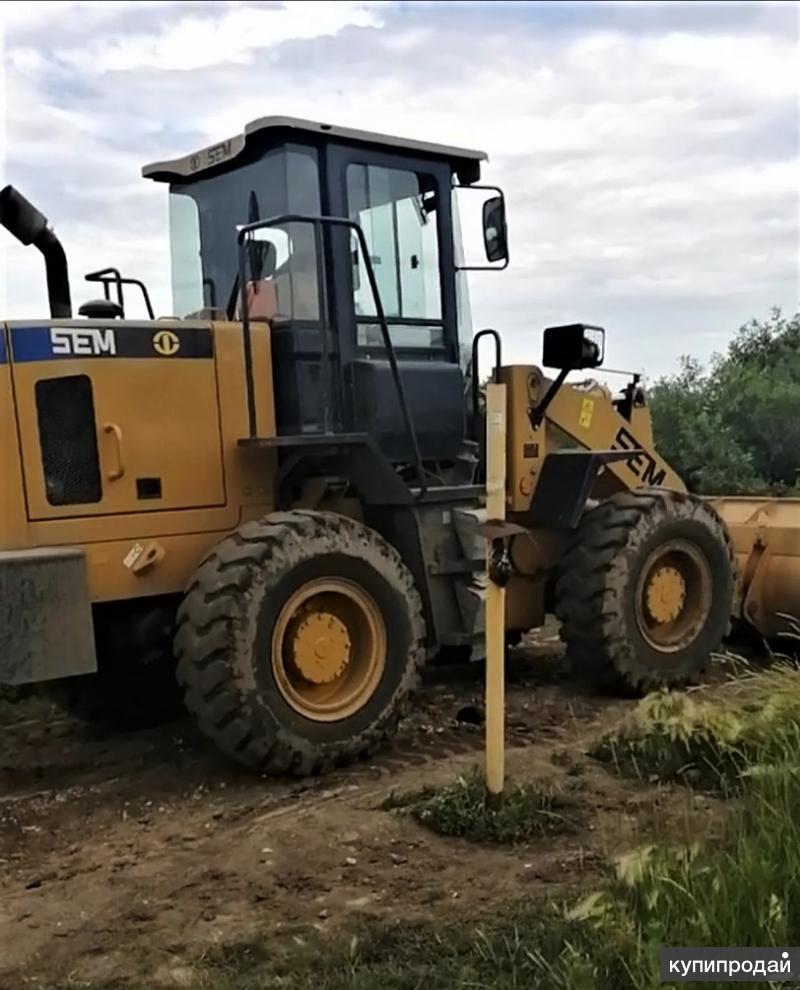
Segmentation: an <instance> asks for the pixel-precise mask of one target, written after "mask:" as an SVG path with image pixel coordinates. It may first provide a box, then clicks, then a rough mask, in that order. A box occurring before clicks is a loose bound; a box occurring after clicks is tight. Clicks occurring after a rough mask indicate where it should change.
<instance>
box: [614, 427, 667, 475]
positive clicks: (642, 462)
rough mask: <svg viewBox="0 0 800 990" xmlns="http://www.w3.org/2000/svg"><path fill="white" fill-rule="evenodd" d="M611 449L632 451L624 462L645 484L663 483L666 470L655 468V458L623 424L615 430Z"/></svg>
mask: <svg viewBox="0 0 800 990" xmlns="http://www.w3.org/2000/svg"><path fill="white" fill-rule="evenodd" d="M611 449H612V450H630V451H633V455H632V456H631V457H629V458H628V460H627V461H625V463H626V464H627V465H628V467H629V468H630V469H631V471H633V473H634V474H635V475H636V477H637V478H639V479H641V481H643V482H644V483H645V484H646V485H652V487H653V488H658V486H659V485H662V484H663V483H664V478H666V476H667V472H666V471H665V470H664V469H663V468H661V470H658V469H657V468H658V465H657V464H656V459H655V458H654V457H653V456H652V455H651V454H648V453H647V451H646V450H642V447H641V445H640V444H639V443H638V442H637V440H636V439H635V438H634V436H633V434H631V433H629V432H628V431H627V430H626V429H625V427H624V426H620V428H619V430H618V431H617V435H616V437H614V442H613V443H612V444H611Z"/></svg>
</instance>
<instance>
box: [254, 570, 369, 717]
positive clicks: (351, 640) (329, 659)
mask: <svg viewBox="0 0 800 990" xmlns="http://www.w3.org/2000/svg"><path fill="white" fill-rule="evenodd" d="M385 666H386V626H385V623H384V621H383V616H382V615H381V612H380V609H379V608H378V606H377V604H376V603H375V600H374V599H373V597H372V596H371V595H370V594H369V593H368V592H367V591H365V590H364V589H363V588H362V587H361V586H360V585H357V584H355V583H354V582H353V581H349V580H348V579H347V578H317V579H315V580H313V581H309V582H308V583H307V584H304V585H303V586H302V587H300V588H298V589H297V591H295V592H294V593H293V594H292V595H290V596H289V598H288V599H287V600H286V602H285V603H284V605H283V608H281V610H280V613H279V614H278V618H277V620H276V622H275V627H274V630H273V633H272V672H273V674H274V676H275V682H276V683H277V685H278V688H279V690H280V692H281V694H282V695H283V697H284V699H285V700H286V701H287V702H288V703H289V704H290V705H291V706H292V708H294V709H295V710H296V711H298V712H299V713H300V714H301V715H304V716H305V717H306V718H309V719H313V720H314V721H317V722H334V721H337V720H338V719H343V718H348V717H349V716H350V715H352V714H354V713H355V712H357V711H358V710H359V709H360V708H362V707H363V706H364V705H365V704H366V702H367V701H368V700H369V699H370V698H371V697H372V695H373V694H374V692H375V689H376V688H377V686H378V684H379V683H380V680H381V677H382V676H383V671H384V668H385Z"/></svg>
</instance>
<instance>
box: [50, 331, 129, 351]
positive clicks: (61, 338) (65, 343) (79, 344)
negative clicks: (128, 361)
mask: <svg viewBox="0 0 800 990" xmlns="http://www.w3.org/2000/svg"><path fill="white" fill-rule="evenodd" d="M50 346H51V349H52V352H53V354H54V355H55V354H69V355H70V356H73V355H74V356H75V357H98V356H100V355H102V354H108V355H110V356H111V357H113V356H114V355H115V354H116V353H117V338H116V337H115V335H114V331H113V330H99V329H97V327H90V328H87V329H86V330H84V329H78V328H77V327H59V328H55V327H54V328H53V329H52V330H51V331H50Z"/></svg>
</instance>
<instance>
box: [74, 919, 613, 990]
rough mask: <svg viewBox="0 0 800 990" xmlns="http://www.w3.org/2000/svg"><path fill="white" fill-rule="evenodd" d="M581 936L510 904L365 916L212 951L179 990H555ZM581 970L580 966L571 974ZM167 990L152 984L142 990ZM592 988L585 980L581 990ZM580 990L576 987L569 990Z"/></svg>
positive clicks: (606, 973) (607, 979) (605, 964)
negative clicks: (490, 910)
mask: <svg viewBox="0 0 800 990" xmlns="http://www.w3.org/2000/svg"><path fill="white" fill-rule="evenodd" d="M581 933H583V935H581ZM580 937H584V938H588V939H590V940H591V941H592V943H593V944H594V943H596V944H597V950H598V953H599V952H600V951H601V949H602V946H601V945H600V942H599V938H598V937H597V936H596V935H595V933H594V931H593V929H591V928H589V927H587V926H586V925H584V924H583V923H578V922H573V921H569V920H566V919H564V918H563V917H560V916H557V915H556V914H555V913H553V912H549V913H548V912H544V913H543V912H542V910H541V908H534V907H532V906H531V905H530V904H521V905H515V906H512V907H510V908H509V909H508V910H507V911H506V912H505V913H504V914H503V915H502V916H500V917H499V918H498V917H486V918H472V919H468V920H466V921H456V920H448V919H441V920H436V921H420V922H396V923H388V924H387V923H386V922H385V921H380V920H378V919H363V920H362V921H360V922H359V923H357V924H352V925H351V926H350V928H349V929H348V930H347V931H346V932H343V933H341V934H340V935H338V936H334V937H332V938H325V937H324V936H322V935H319V934H318V933H311V934H310V935H309V936H308V937H306V938H302V939H301V938H298V937H297V936H295V938H294V940H293V941H292V946H291V950H288V949H286V948H285V947H284V948H281V947H277V946H275V944H274V941H275V940H274V939H270V940H266V939H263V940H255V941H253V942H243V943H240V944H237V945H233V946H227V947H225V948H224V949H222V948H220V949H214V950H213V951H211V952H209V953H207V954H206V955H205V956H204V957H203V959H202V960H198V961H196V962H195V964H194V966H193V967H192V970H191V972H192V973H193V975H192V977H191V982H186V981H185V980H184V981H183V982H182V985H183V986H184V988H185V990H265V988H267V987H269V988H273V987H274V988H281V990H419V988H420V987H424V988H425V990H520V988H522V987H524V988H525V990H553V982H552V980H553V976H552V967H551V965H550V963H549V962H548V960H552V959H559V958H560V956H561V954H562V952H563V951H564V946H565V945H568V944H570V942H571V941H572V940H573V939H575V938H580ZM266 946H270V947H269V948H267V947H266ZM564 965H566V964H564ZM583 965H584V963H583V961H582V960H580V961H579V963H578V964H576V967H575V968H574V970H573V971H574V972H578V971H579V966H583ZM597 965H599V967H600V968H599V969H598V972H599V973H600V974H601V976H602V979H603V980H604V982H603V983H602V984H599V985H598V986H602V987H603V988H607V987H613V988H614V990H628V988H629V987H632V985H631V984H630V983H627V984H626V983H625V982H624V971H623V970H622V968H621V966H620V962H619V960H618V958H616V957H613V956H611V955H608V956H605V957H604V958H603V960H602V962H599V963H598V964H597ZM565 971H566V970H565ZM167 985H168V984H163V985H161V984H153V983H152V982H151V983H148V984H147V990H162V986H163V987H164V988H165V987H166V986H167ZM176 986H177V984H176ZM591 986H592V984H590V983H586V984H585V987H586V990H589V988H590V987H591ZM582 987H583V985H582V984H581V983H578V982H574V983H573V984H571V985H570V990H582ZM92 990H95V988H92ZM98 990H99V988H98ZM126 990H145V987H144V986H143V985H142V986H139V985H137V986H134V985H131V986H130V987H129V988H126Z"/></svg>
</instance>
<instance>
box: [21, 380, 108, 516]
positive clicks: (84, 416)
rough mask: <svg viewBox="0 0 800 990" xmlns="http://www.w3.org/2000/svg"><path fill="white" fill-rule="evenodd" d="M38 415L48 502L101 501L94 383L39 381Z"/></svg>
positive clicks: (75, 503)
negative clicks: (93, 392)
mask: <svg viewBox="0 0 800 990" xmlns="http://www.w3.org/2000/svg"><path fill="white" fill-rule="evenodd" d="M36 413H37V417H38V422H39V444H40V446H41V450H42V468H43V470H44V481H45V491H46V493H47V501H48V502H49V503H50V505H83V504H86V503H89V502H99V501H100V499H101V498H102V497H103V490H102V483H101V480H100V458H99V454H98V451H97V429H96V426H95V416H94V397H93V394H92V382H91V379H90V378H88V377H87V376H86V375H71V376H67V377H64V378H43V379H42V380H41V381H38V382H37V383H36Z"/></svg>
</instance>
